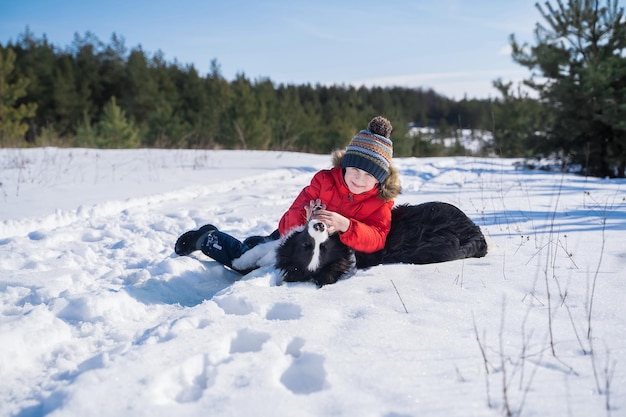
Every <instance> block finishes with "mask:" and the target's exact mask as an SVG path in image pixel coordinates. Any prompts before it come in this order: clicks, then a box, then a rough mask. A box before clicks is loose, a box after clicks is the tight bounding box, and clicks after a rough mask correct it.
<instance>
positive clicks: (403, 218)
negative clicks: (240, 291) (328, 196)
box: [276, 202, 487, 287]
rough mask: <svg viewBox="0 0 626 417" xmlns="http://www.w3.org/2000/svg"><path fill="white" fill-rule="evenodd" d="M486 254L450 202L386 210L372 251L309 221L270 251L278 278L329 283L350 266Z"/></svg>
mask: <svg viewBox="0 0 626 417" xmlns="http://www.w3.org/2000/svg"><path fill="white" fill-rule="evenodd" d="M486 254H487V242H486V241H485V237H484V236H483V234H482V232H481V230H480V228H479V227H478V226H477V225H476V224H475V223H474V222H473V221H472V220H470V218H469V217H467V216H466V215H465V213H463V212H462V211H461V210H459V209H458V208H457V207H455V206H453V205H452V204H448V203H442V202H429V203H423V204H419V205H406V204H405V205H399V206H396V207H394V208H393V210H392V211H391V230H390V232H389V235H388V236H387V240H386V243H385V247H384V248H383V249H382V250H380V251H378V252H374V253H362V252H355V251H353V250H352V249H350V248H348V247H347V246H346V245H344V244H343V243H341V241H340V240H339V235H338V234H336V233H335V234H332V235H329V234H328V231H327V230H326V226H325V225H324V223H322V222H320V221H319V220H311V221H309V223H308V225H307V226H306V227H304V228H303V229H302V230H297V231H294V232H292V233H291V234H289V235H288V236H287V237H286V238H285V239H284V240H283V242H282V243H281V244H280V246H279V247H278V249H277V250H276V267H277V268H278V269H279V270H280V271H281V274H282V278H283V281H285V282H296V281H313V282H314V283H315V284H317V285H318V286H319V287H321V286H323V285H327V284H334V283H335V282H337V280H339V279H340V278H342V277H347V276H349V275H351V274H352V273H354V270H355V268H368V267H371V266H374V265H379V264H392V263H409V264H429V263H437V262H446V261H453V260H457V259H464V258H481V257H483V256H485V255H486Z"/></svg>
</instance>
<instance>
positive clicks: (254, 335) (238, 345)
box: [230, 329, 270, 353]
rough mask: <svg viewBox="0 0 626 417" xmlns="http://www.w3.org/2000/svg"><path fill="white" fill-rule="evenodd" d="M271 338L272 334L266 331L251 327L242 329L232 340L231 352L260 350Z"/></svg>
mask: <svg viewBox="0 0 626 417" xmlns="http://www.w3.org/2000/svg"><path fill="white" fill-rule="evenodd" d="M268 340H270V335H269V334H267V333H264V332H255V331H254V330H250V329H242V330H239V331H238V332H237V336H235V338H234V339H233V340H232V341H231V342H230V353H246V352H259V351H260V350H261V349H262V348H263V344H264V343H265V342H267V341H268Z"/></svg>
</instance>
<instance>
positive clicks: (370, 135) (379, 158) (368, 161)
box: [341, 116, 393, 184]
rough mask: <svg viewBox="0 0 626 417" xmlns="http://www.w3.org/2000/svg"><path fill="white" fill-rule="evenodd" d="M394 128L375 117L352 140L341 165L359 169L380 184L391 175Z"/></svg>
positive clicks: (385, 121) (384, 120) (381, 118)
mask: <svg viewBox="0 0 626 417" xmlns="http://www.w3.org/2000/svg"><path fill="white" fill-rule="evenodd" d="M392 129H393V127H392V126H391V123H390V122H389V120H387V119H385V118H384V117H382V116H377V117H374V118H373V119H372V120H371V121H370V122H369V124H368V125H367V129H366V130H361V131H360V132H359V133H358V134H357V135H356V136H355V137H353V138H352V140H351V141H350V143H349V144H348V146H347V147H346V152H345V153H344V155H343V160H342V163H341V166H342V168H347V167H353V168H359V169H362V170H363V171H365V172H367V173H369V174H370V175H372V176H373V177H374V178H376V180H378V182H379V183H381V184H382V183H383V182H385V180H386V179H387V176H388V175H389V165H390V164H391V157H392V156H393V142H391V140H390V139H389V135H390V134H391V130H392Z"/></svg>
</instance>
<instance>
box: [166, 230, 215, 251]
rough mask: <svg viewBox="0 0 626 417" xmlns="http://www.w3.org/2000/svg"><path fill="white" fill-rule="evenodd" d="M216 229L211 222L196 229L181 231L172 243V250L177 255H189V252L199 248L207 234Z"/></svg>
mask: <svg viewBox="0 0 626 417" xmlns="http://www.w3.org/2000/svg"><path fill="white" fill-rule="evenodd" d="M216 230H217V227H215V226H213V225H212V224H205V225H204V226H202V227H201V228H199V229H198V230H191V231H189V232H185V233H183V234H182V235H181V236H180V237H179V238H178V240H177V241H176V245H174V252H176V255H179V256H186V255H189V254H190V253H191V252H194V251H196V250H199V249H200V247H201V246H202V244H203V243H204V242H205V241H206V238H207V236H209V235H210V234H211V233H213V232H214V231H216Z"/></svg>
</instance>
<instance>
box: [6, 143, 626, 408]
mask: <svg viewBox="0 0 626 417" xmlns="http://www.w3.org/2000/svg"><path fill="white" fill-rule="evenodd" d="M514 162H515V161H514V160H510V159H479V158H427V159H415V158H406V159H403V158H397V159H395V163H396V165H397V167H398V168H399V170H400V172H401V180H402V184H403V187H404V192H403V194H402V195H401V196H400V197H399V198H398V199H397V200H396V201H397V203H405V202H407V203H414V204H417V203H421V202H425V201H434V200H439V201H445V202H449V203H452V204H455V205H457V206H458V207H459V208H461V209H462V210H464V211H465V212H466V213H467V214H468V215H469V216H470V217H471V218H472V219H474V221H475V222H476V223H477V224H479V225H480V226H481V228H482V230H483V232H484V233H485V234H486V235H487V236H488V238H489V240H490V244H491V248H490V252H489V254H488V255H487V256H486V257H485V258H481V259H467V260H463V261H455V262H448V263H442V264H433V265H421V266H416V265H388V266H378V267H374V268H371V269H368V270H363V271H359V272H358V273H357V274H356V275H354V276H352V277H351V278H349V279H346V280H342V281H340V282H338V283H337V284H335V285H329V286H326V287H323V288H321V289H317V288H316V287H315V286H314V285H313V284H306V283H305V284H302V283H297V284H283V285H277V283H278V282H279V279H278V277H277V274H276V271H274V270H273V269H272V268H271V267H264V268H262V269H259V270H257V271H254V272H253V273H251V274H249V275H248V276H246V277H244V278H240V277H239V276H238V275H237V274H235V273H233V272H231V271H228V270H227V269H225V268H224V267H222V266H220V265H218V264H216V263H215V262H213V261H211V260H210V259H208V258H207V257H204V256H203V255H202V254H200V253H198V254H197V256H191V257H178V256H176V255H175V254H174V253H173V245H174V242H175V241H176V238H177V237H178V236H179V235H180V234H181V233H183V232H185V231H187V230H190V229H192V228H196V227H199V226H201V225H203V224H205V223H213V224H215V225H216V226H217V227H219V228H220V229H221V230H224V231H225V232H229V233H231V234H233V235H234V236H236V237H239V238H245V237H246V236H248V235H252V234H263V233H270V232H271V231H272V230H274V228H275V227H276V225H277V222H278V219H279V218H280V216H281V214H282V213H283V211H284V210H286V209H287V207H288V206H289V205H290V203H291V201H292V200H293V199H294V198H295V196H296V195H297V194H298V192H299V191H300V189H301V188H302V187H304V186H305V185H307V184H308V182H309V180H310V179H311V177H312V175H313V173H314V172H315V171H317V170H318V169H321V168H325V167H328V166H329V164H330V156H328V155H307V154H297V153H285V152H248V151H204V150H202V151H193V150H123V151H122V150H111V151H104V150H85V149H56V148H40V149H21V150H17V149H1V150H0V221H1V222H0V381H1V383H0V416H16V417H35V416H44V415H46V416H48V415H50V416H81V417H82V416H112V417H113V416H115V417H119V416H150V417H154V416H207V415H208V416H273V417H274V416H276V417H278V416H289V417H293V416H359V417H361V416H378V417H407V416H435V417H438V416H441V417H448V416H501V415H507V414H508V415H513V416H520V415H521V416H541V417H546V416H548V417H550V416H554V417H557V416H558V417H560V416H584V417H588V416H624V415H626V369H625V361H624V358H626V306H625V304H626V303H625V302H624V300H626V285H625V281H624V278H625V273H624V270H625V268H626V245H624V236H625V235H624V230H625V229H626V201H625V199H626V193H625V190H624V185H625V182H624V181H623V180H605V179H596V178H583V177H578V176H574V175H570V174H565V175H562V174H558V173H548V172H538V171H526V170H520V169H516V168H515V166H514Z"/></svg>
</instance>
